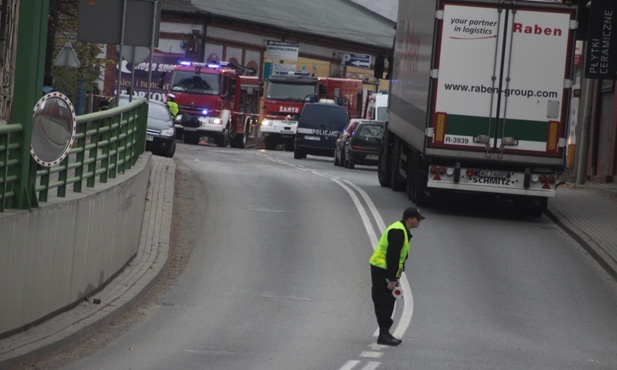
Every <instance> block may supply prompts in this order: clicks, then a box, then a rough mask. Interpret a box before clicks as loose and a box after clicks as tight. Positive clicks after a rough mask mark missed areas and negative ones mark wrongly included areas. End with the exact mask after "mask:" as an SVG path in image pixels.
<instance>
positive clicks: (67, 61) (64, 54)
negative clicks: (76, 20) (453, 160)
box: [54, 42, 81, 68]
mask: <svg viewBox="0 0 617 370" xmlns="http://www.w3.org/2000/svg"><path fill="white" fill-rule="evenodd" d="M54 65H55V66H59V67H73V68H79V67H80V65H81V64H80V63H79V59H78V58H77V54H75V49H73V45H71V43H70V42H67V43H66V44H65V45H64V47H63V48H62V51H61V52H60V54H58V56H57V57H56V60H54Z"/></svg>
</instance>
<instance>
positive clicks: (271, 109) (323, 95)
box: [260, 72, 363, 151]
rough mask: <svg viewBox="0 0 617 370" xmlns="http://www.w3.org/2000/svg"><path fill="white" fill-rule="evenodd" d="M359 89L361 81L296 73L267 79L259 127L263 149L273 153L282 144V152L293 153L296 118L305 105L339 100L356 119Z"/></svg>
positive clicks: (359, 113) (358, 107) (359, 102)
mask: <svg viewBox="0 0 617 370" xmlns="http://www.w3.org/2000/svg"><path fill="white" fill-rule="evenodd" d="M362 87H363V85H362V81H361V80H355V79H347V78H331V77H316V76H312V75H309V74H308V73H298V72H291V73H286V74H272V75H270V77H269V78H268V80H267V84H266V88H265V93H264V106H263V120H262V121H261V126H260V132H261V134H262V135H263V136H264V144H265V147H266V149H268V150H273V149H275V148H276V146H277V145H278V144H283V145H284V146H285V150H287V151H293V149H294V137H295V135H296V128H297V126H298V117H299V115H300V112H301V111H302V108H303V107H304V104H305V103H306V102H309V101H319V100H321V99H327V100H338V99H337V98H343V99H342V101H343V102H344V104H345V105H346V106H347V107H348V108H349V113H350V116H351V117H354V118H355V117H360V115H361V112H362V95H363V89H362Z"/></svg>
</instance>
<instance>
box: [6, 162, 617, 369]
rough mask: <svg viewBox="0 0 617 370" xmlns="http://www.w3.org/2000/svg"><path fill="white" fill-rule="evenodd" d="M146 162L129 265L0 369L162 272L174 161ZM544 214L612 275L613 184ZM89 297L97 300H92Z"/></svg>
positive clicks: (51, 346) (560, 192) (116, 306)
mask: <svg viewBox="0 0 617 370" xmlns="http://www.w3.org/2000/svg"><path fill="white" fill-rule="evenodd" d="M152 165H153V168H152V173H151V174H150V184H149V186H148V192H147V201H146V210H145V215H144V223H143V228H142V235H141V241H140V246H139V251H138V254H137V256H136V257H135V259H134V260H133V261H132V262H131V264H130V266H129V267H128V268H127V269H126V270H125V271H123V272H122V273H121V274H120V275H119V276H118V277H117V278H116V279H114V280H113V281H112V282H111V283H110V284H109V285H108V286H107V287H105V289H103V290H102V291H101V292H100V293H99V294H97V295H95V296H94V297H92V299H91V300H90V302H83V303H82V304H80V305H79V306H77V307H76V308H74V309H72V310H70V311H68V312H65V313H63V314H60V315H58V316H56V317H54V318H52V319H50V320H48V321H46V322H45V323H43V324H41V325H38V326H36V327H33V328H31V329H29V330H27V331H25V332H23V333H20V334H16V335H13V336H11V337H8V338H5V339H3V340H0V369H10V368H11V367H13V366H16V365H18V364H19V363H20V362H21V361H23V359H25V358H29V357H33V356H38V355H42V354H45V353H49V352H51V351H53V350H55V349H57V348H61V347H62V346H65V345H67V344H68V343H71V342H72V341H74V340H76V338H78V337H80V336H83V335H85V334H88V333H91V332H93V331H94V330H96V329H97V328H98V327H100V326H102V325H104V324H106V323H108V322H110V321H111V320H112V319H113V318H115V317H117V316H119V315H120V314H122V313H124V312H126V311H127V310H128V308H129V307H130V306H131V303H134V302H136V300H137V299H138V298H139V297H140V296H141V294H142V293H144V292H145V291H147V289H148V288H149V286H150V285H151V284H152V283H153V282H155V281H156V280H157V277H158V276H159V275H160V274H161V272H163V270H164V269H165V267H166V263H167V257H168V253H169V243H170V232H171V216H172V206H173V195H174V179H175V163H174V161H173V160H171V159H167V158H162V157H158V156H153V157H152ZM546 214H547V216H548V217H549V218H551V219H552V220H553V221H554V222H555V223H557V224H558V225H559V226H560V227H562V228H563V229H564V230H565V232H567V233H568V234H569V235H571V236H572V237H573V238H574V239H575V240H576V241H577V242H578V243H580V244H581V245H582V246H583V248H585V249H586V251H587V252H588V253H589V254H590V255H591V256H593V257H594V258H595V259H596V260H597V261H598V263H599V264H600V265H601V266H602V267H603V268H604V269H605V270H606V271H607V272H608V273H609V274H610V275H611V276H612V277H613V278H615V279H617V242H615V241H616V240H617V184H610V185H596V184H586V185H582V186H574V185H572V184H565V185H562V186H560V187H559V188H558V189H557V196H556V197H555V198H552V199H550V200H549V206H548V211H547V212H546ZM95 299H100V302H101V303H100V304H95V303H93V301H94V300H95Z"/></svg>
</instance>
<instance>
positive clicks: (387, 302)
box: [369, 207, 424, 346]
mask: <svg viewBox="0 0 617 370" xmlns="http://www.w3.org/2000/svg"><path fill="white" fill-rule="evenodd" d="M421 220H424V216H422V214H420V211H419V210H418V209H417V208H416V207H409V208H407V209H406V210H405V211H404V212H403V218H402V219H401V220H400V221H396V222H395V223H393V224H392V225H390V226H388V228H387V229H386V231H384V233H383V234H382V235H381V238H380V239H379V242H378V243H377V247H376V248H375V252H374V253H373V255H372V256H371V259H370V261H369V263H370V264H371V281H372V288H371V296H372V299H373V304H374V306H375V316H376V317H377V324H378V325H379V337H377V344H384V345H388V346H398V345H399V344H401V342H402V340H400V339H397V338H395V337H394V336H393V335H392V334H390V327H391V326H392V324H393V320H392V313H393V312H394V303H395V302H396V298H395V297H394V295H393V294H392V291H393V290H394V289H395V288H396V287H397V286H398V284H399V279H400V277H401V273H402V272H403V270H404V268H405V261H406V260H407V256H408V255H409V247H410V244H409V240H410V239H411V237H412V235H411V233H410V231H411V229H414V228H417V227H418V226H419V225H420V221H421Z"/></svg>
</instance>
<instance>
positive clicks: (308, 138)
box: [304, 136, 320, 141]
mask: <svg viewBox="0 0 617 370" xmlns="http://www.w3.org/2000/svg"><path fill="white" fill-rule="evenodd" d="M304 139H306V140H314V141H319V140H320V139H319V136H305V137H304Z"/></svg>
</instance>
